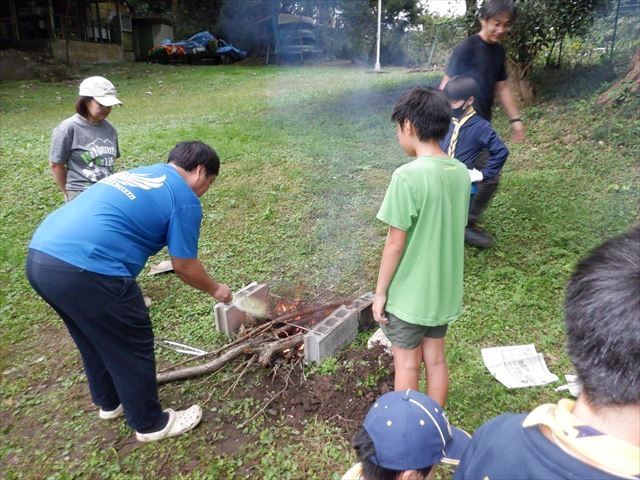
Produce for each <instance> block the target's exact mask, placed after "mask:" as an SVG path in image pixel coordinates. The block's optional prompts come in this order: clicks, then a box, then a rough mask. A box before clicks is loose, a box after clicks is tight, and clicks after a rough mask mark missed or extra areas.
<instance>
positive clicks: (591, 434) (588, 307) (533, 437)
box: [454, 227, 640, 480]
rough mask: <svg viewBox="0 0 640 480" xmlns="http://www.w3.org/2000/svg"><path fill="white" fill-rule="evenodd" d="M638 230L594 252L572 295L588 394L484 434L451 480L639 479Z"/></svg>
mask: <svg viewBox="0 0 640 480" xmlns="http://www.w3.org/2000/svg"><path fill="white" fill-rule="evenodd" d="M639 289H640V227H637V228H635V229H633V230H632V231H631V232H629V233H627V234H625V235H620V236H618V237H615V238H613V239H611V240H609V241H607V242H606V243H604V244H603V245H601V246H599V247H597V248H596V249H594V250H593V251H592V252H591V253H590V254H589V255H588V256H587V257H586V258H585V259H584V260H582V261H581V262H580V263H579V264H578V266H577V268H576V270H575V272H574V273H573V275H572V277H571V280H570V281H569V285H568V286H567V290H566V297H565V324H566V332H567V351H568V353H569V357H570V358H571V362H572V363H573V365H574V367H575V369H576V372H577V374H578V378H579V380H580V382H581V384H582V391H581V393H580V395H579V396H578V399H577V401H575V402H574V401H572V400H569V399H562V400H560V401H559V402H558V403H557V404H547V405H542V406H540V407H538V408H536V409H535V410H533V411H532V412H531V413H529V414H528V415H526V414H521V415H515V414H505V415H501V416H499V417H497V418H494V419H492V420H490V421H489V422H487V423H486V424H484V425H483V426H481V427H480V428H479V429H478V430H477V431H476V432H475V433H474V435H473V438H472V439H471V444H470V445H469V448H468V449H467V451H466V452H465V454H464V456H463V458H462V460H461V462H460V466H459V467H458V469H457V470H456V473H455V476H454V479H455V480H476V479H478V480H482V479H487V480H500V479H509V480H518V479H523V480H524V479H544V480H547V479H576V480H578V479H589V480H614V479H621V478H626V479H632V480H633V479H635V480H637V479H638V478H640V291H639Z"/></svg>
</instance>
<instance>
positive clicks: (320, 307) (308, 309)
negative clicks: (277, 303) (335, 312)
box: [273, 303, 342, 322]
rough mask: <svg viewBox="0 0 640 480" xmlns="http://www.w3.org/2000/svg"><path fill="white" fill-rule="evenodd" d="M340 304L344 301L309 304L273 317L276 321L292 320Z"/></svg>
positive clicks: (336, 306)
mask: <svg viewBox="0 0 640 480" xmlns="http://www.w3.org/2000/svg"><path fill="white" fill-rule="evenodd" d="M340 305H342V303H325V304H322V305H313V306H309V307H305V308H303V309H301V310H298V311H296V312H292V313H288V314H286V315H281V316H279V317H275V318H274V319H273V321H274V322H284V321H288V320H292V319H294V318H296V317H298V316H300V317H303V316H306V315H309V314H311V313H316V312H319V311H320V310H323V309H325V308H326V309H329V308H338V307H339V306H340Z"/></svg>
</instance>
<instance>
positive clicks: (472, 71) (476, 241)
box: [440, 0, 524, 248]
mask: <svg viewBox="0 0 640 480" xmlns="http://www.w3.org/2000/svg"><path fill="white" fill-rule="evenodd" d="M514 16H515V6H514V3H513V0H485V2H484V3H483V4H482V7H480V25H481V28H480V32H478V33H477V34H476V35H471V36H470V37H468V38H466V39H465V40H464V41H463V42H462V43H460V44H459V45H458V46H457V47H456V48H455V49H454V50H453V53H452V54H451V57H450V58H449V63H448V64H447V69H446V72H445V76H444V78H443V79H442V82H440V88H441V89H444V87H445V85H446V84H447V83H448V82H449V80H450V79H451V78H452V77H455V76H465V77H471V78H473V79H474V80H475V81H476V83H477V84H478V89H477V91H476V95H475V96H474V97H475V99H474V103H473V108H474V109H475V110H476V112H477V113H478V115H480V116H481V117H483V118H485V119H486V120H488V121H489V122H490V121H491V109H492V108H493V100H494V98H495V97H496V96H497V97H498V100H500V103H502V106H503V107H504V109H505V111H506V112H507V115H508V116H509V122H510V123H511V129H512V138H513V140H514V141H521V140H523V139H524V125H523V123H522V120H521V119H520V114H519V112H518V107H517V106H516V102H515V101H514V99H513V93H512V92H511V87H510V86H509V82H508V81H507V71H506V69H505V65H504V62H505V58H506V55H505V51H504V47H503V46H502V45H501V44H500V40H502V38H503V37H504V36H505V35H506V34H507V32H508V31H509V29H510V28H511V22H512V21H513V19H514ZM488 160H489V152H488V151H486V150H485V151H482V152H480V153H479V154H478V156H477V157H476V160H475V163H474V165H473V167H474V168H476V169H478V170H482V169H483V168H484V167H485V166H486V164H487V161H488ZM499 183H500V175H499V174H498V175H495V176H494V177H492V178H487V179H483V180H482V181H481V182H478V183H477V192H476V193H475V194H474V196H473V200H472V202H471V204H470V206H469V222H468V224H467V228H466V229H465V234H464V239H465V242H466V243H467V244H470V245H474V246H476V247H482V248H486V247H489V246H490V245H491V244H492V243H493V238H491V236H490V235H489V234H487V233H486V232H485V231H484V230H482V229H481V228H480V227H479V226H478V223H479V222H480V218H481V217H482V214H483V213H484V211H485V209H486V208H487V206H488V205H489V202H490V201H491V199H492V198H493V196H494V195H495V193H496V191H497V190H498V186H499Z"/></svg>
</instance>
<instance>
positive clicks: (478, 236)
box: [441, 76, 509, 248]
mask: <svg viewBox="0 0 640 480" xmlns="http://www.w3.org/2000/svg"><path fill="white" fill-rule="evenodd" d="M477 92H478V85H477V84H476V82H475V80H474V79H473V78H471V77H463V76H457V77H453V78H452V79H451V80H449V82H448V83H447V85H446V86H445V88H444V93H445V94H446V95H447V97H449V100H451V106H452V114H453V119H452V122H451V126H450V127H449V131H448V132H447V135H446V136H445V138H444V139H443V140H442V142H441V147H442V149H443V150H444V151H445V152H447V154H448V155H449V156H450V157H453V158H456V159H458V160H460V161H461V162H462V163H464V164H465V165H466V166H467V168H468V169H469V175H470V176H471V181H472V182H474V184H475V185H474V187H475V188H474V190H476V191H475V193H474V195H473V198H472V200H471V204H470V205H469V223H468V225H467V228H466V229H465V236H464V238H465V242H466V243H468V244H470V245H475V246H477V247H483V248H486V247H489V246H490V245H491V244H492V243H493V239H492V238H491V237H490V236H489V235H488V234H486V233H485V232H483V231H482V230H480V229H479V228H478V227H477V223H478V222H479V220H480V217H481V216H482V213H483V212H484V210H485V209H486V208H487V205H488V204H489V201H490V200H491V198H492V197H493V195H494V194H495V192H496V190H497V189H498V184H499V183H500V171H501V170H502V167H503V166H504V163H505V162H506V161H507V157H508V156H509V150H508V149H507V146H506V145H505V144H504V142H503V141H502V139H501V138H500V137H499V136H498V134H497V133H496V132H495V130H494V129H493V127H492V126H491V124H490V123H489V122H488V121H487V120H485V119H484V118H482V117H481V116H480V115H478V114H477V113H476V111H475V109H474V107H473V102H474V100H475V98H476V96H477Z"/></svg>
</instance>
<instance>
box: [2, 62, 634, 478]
mask: <svg viewBox="0 0 640 480" xmlns="http://www.w3.org/2000/svg"><path fill="white" fill-rule="evenodd" d="M83 74H85V75H87V76H88V75H94V74H101V75H105V76H106V77H108V78H109V79H111V80H112V81H113V82H114V83H115V84H116V86H117V87H118V93H119V97H120V98H121V99H122V100H123V101H124V103H125V106H124V107H122V108H116V109H114V111H113V113H112V114H111V116H110V120H111V121H112V122H113V124H114V125H115V126H116V127H117V129H118V132H119V135H120V145H121V150H122V154H123V157H122V158H121V159H120V161H119V162H120V163H119V165H118V168H119V169H125V168H130V167H134V166H138V165H146V164H152V163H155V162H164V161H165V160H166V156H167V153H168V151H169V150H170V149H171V147H172V146H173V145H174V144H175V143H176V142H178V141H181V140H186V139H199V140H202V141H204V142H207V143H210V144H211V145H213V146H214V148H216V150H217V151H218V153H219V154H220V157H221V158H222V162H223V164H222V169H221V175H220V177H219V178H218V179H217V180H216V183H215V184H214V188H213V189H212V190H211V191H210V192H209V193H208V194H207V195H205V196H204V197H203V206H204V222H203V227H202V236H201V241H200V255H201V259H202V261H203V262H204V264H205V265H206V267H207V268H208V269H209V270H210V271H211V272H212V274H213V275H214V276H215V277H216V278H218V279H219V280H221V281H224V282H226V283H229V284H230V285H231V286H232V287H233V288H234V289H236V288H238V287H241V286H242V285H244V284H245V283H247V282H249V281H252V280H257V281H263V282H269V283H271V284H273V285H277V286H278V287H279V288H280V289H281V290H283V291H287V292H292V294H293V293H295V294H303V295H309V296H311V297H313V296H314V295H315V294H316V293H317V292H320V291H331V292H336V293H341V294H344V295H348V296H355V295H356V294H359V293H363V292H365V291H368V290H371V289H372V288H373V286H374V283H375V278H376V275H377V269H378V262H379V255H380V251H381V248H382V244H383V241H384V235H385V233H386V232H385V228H384V226H383V225H381V224H380V223H379V222H377V221H376V220H375V214H376V212H377V208H378V206H379V204H380V202H381V200H382V197H383V195H384V192H385V188H386V185H387V183H388V181H389V176H390V174H391V172H392V171H393V169H394V168H396V167H397V166H399V165H400V164H402V163H403V162H405V161H406V158H405V157H404V156H403V154H402V152H401V151H400V148H399V147H398V146H397V144H396V141H395V136H394V127H393V125H392V124H391V122H390V120H389V115H390V110H391V107H392V104H393V101H394V99H396V98H397V96H398V95H399V93H400V92H401V91H403V89H405V88H407V87H409V86H412V85H415V84H418V83H436V82H437V80H438V77H437V76H428V75H425V76H420V77H418V76H416V75H407V74H405V73H404V71H402V70H391V72H390V73H389V74H387V75H368V74H365V72H364V71H362V70H359V69H340V68H320V67H318V68H272V67H257V68H252V67H244V68H242V67H198V68H190V67H171V66H159V65H141V64H137V65H119V66H115V67H112V66H110V67H104V66H98V67H91V68H89V67H85V68H84V71H83ZM76 84H77V82H75V81H70V82H61V83H49V84H45V83H40V82H37V81H33V82H5V83H2V84H0V157H1V159H0V178H1V181H2V187H3V188H2V191H3V199H2V200H3V208H2V209H1V210H0V219H1V222H2V223H1V229H2V230H1V235H2V237H1V239H0V240H1V241H0V255H1V259H2V270H1V272H0V275H1V276H0V281H1V282H2V285H3V287H2V303H1V306H0V314H1V315H0V322H1V328H2V351H1V352H0V353H1V355H0V358H1V359H2V364H1V368H0V370H1V371H2V385H1V391H2V393H1V395H2V397H1V404H0V405H1V408H0V410H1V411H2V412H3V414H2V417H0V418H1V419H2V423H1V424H0V425H1V426H2V435H3V441H2V445H1V446H0V457H1V458H2V467H0V472H2V474H3V476H5V477H6V478H80V477H83V478H87V477H93V478H113V479H118V478H153V477H177V478H185V479H186V478H190V479H204V478H231V477H233V476H244V475H247V474H248V473H250V474H251V475H252V476H254V477H255V478H274V479H276V478H278V479H280V478H339V475H340V474H341V473H343V472H344V471H345V470H346V469H347V468H348V466H349V465H350V463H351V462H352V461H353V454H352V452H351V450H350V447H349V445H348V442H347V441H346V440H345V438H344V434H343V432H342V431H341V430H340V428H339V427H338V426H336V425H333V424H332V423H331V422H327V421H322V420H320V419H317V418H310V419H308V422H307V423H306V425H305V427H304V431H297V430H295V429H293V428H292V427H291V426H289V425H288V424H287V423H286V418H276V419H275V420H270V421H267V419H266V418H265V416H264V415H261V416H259V417H258V419H257V420H256V421H255V422H252V423H250V424H249V425H248V426H247V427H246V429H245V430H246V431H244V432H238V435H239V438H242V437H243V436H245V437H247V438H249V439H250V442H249V444H242V442H240V443H239V446H238V448H236V449H232V448H229V449H228V450H229V451H226V450H227V448H226V446H225V449H223V450H225V451H221V452H218V451H216V450H215V449H213V448H212V447H211V444H213V443H216V442H219V440H220V438H221V437H220V435H221V431H220V430H219V429H217V426H218V423H217V422H218V421H219V419H220V418H223V417H225V416H228V415H233V416H235V417H234V418H238V419H241V420H240V421H242V419H247V418H250V417H251V415H252V414H253V412H254V411H255V410H256V408H259V407H260V405H261V401H259V400H257V399H254V398H240V399H239V398H236V397H234V396H232V395H229V396H224V395H223V393H224V392H225V391H226V390H227V388H228V386H229V384H230V383H232V382H233V381H234V380H235V374H234V373H233V372H232V371H231V370H232V369H231V368H228V369H225V370H222V371H221V372H218V373H217V374H215V375H212V376H209V377H205V378H203V379H196V380H193V381H189V382H182V383H176V384H170V385H166V386H163V387H162V388H161V391H160V396H161V399H162V400H163V403H164V404H165V405H166V406H181V405H185V404H187V402H196V401H201V402H204V401H205V400H206V399H208V398H209V399H211V398H212V399H213V400H211V401H210V402H209V403H208V404H207V405H206V408H207V415H208V418H209V419H210V423H207V425H206V428H204V427H205V426H203V428H199V429H197V430H196V431H194V432H193V435H191V436H188V437H185V438H177V439H174V440H170V441H167V442H160V443H158V444H155V445H143V446H140V445H136V444H135V443H131V438H132V433H131V431H130V430H129V429H128V428H127V427H126V426H125V425H124V424H123V423H120V424H117V425H116V426H114V425H103V424H100V425H96V423H97V422H96V421H95V420H94V416H93V415H94V412H93V411H92V410H91V406H90V401H89V400H88V398H87V395H86V380H85V379H84V377H83V375H82V372H81V370H80V363H79V359H78V355H77V353H76V351H75V349H74V348H73V345H72V344H71V342H70V341H69V340H68V338H67V336H66V334H65V332H64V330H63V328H62V327H61V322H60V321H59V319H58V318H57V317H56V316H55V314H54V313H53V312H52V311H51V310H50V309H49V308H48V307H46V306H45V304H44V303H43V302H42V301H41V300H40V299H39V298H38V297H37V296H36V294H35V293H34V292H33V291H32V290H31V288H30V287H29V285H28V283H27V282H26V279H25V277H24V271H23V264H24V259H25V252H26V246H27V244H28V241H29V238H30V236H31V234H32V233H33V231H34V229H35V228H36V226H37V225H38V223H39V222H40V221H41V220H42V219H43V218H44V217H45V216H46V215H47V214H48V213H49V212H51V211H52V210H53V209H55V208H56V207H58V206H59V205H60V204H61V201H62V198H61V195H60V194H59V193H58V192H57V190H56V188H55V187H54V183H53V181H52V179H51V177H50V174H49V171H48V165H47V153H48V147H49V138H50V132H51V129H52V128H53V127H55V125H56V124H57V123H58V122H59V121H61V120H62V119H63V118H66V117H67V116H69V115H71V114H72V113H73V110H72V109H73V102H74V100H75V97H76ZM599 85H600V83H599ZM596 93H597V92H596V91H592V92H591V93H590V94H585V95H582V96H580V97H578V98H576V97H572V98H571V99H569V100H563V99H562V97H558V96H553V95H549V96H548V98H547V100H545V101H544V102H543V103H540V104H539V105H537V106H535V107H531V108H529V109H525V111H524V115H523V116H524V118H525V119H527V122H526V126H527V134H528V140H527V142H526V143H524V144H520V145H513V144H510V148H511V156H510V158H509V160H508V163H507V165H506V167H505V171H504V175H503V183H502V185H501V189H500V191H499V193H498V195H497V196H496V198H495V200H494V202H493V204H492V205H491V207H490V208H489V210H488V211H487V214H486V218H485V225H486V227H487V229H488V230H489V231H490V232H491V233H493V234H494V235H495V236H496V238H497V244H496V246H495V247H494V248H492V249H490V250H486V251H479V250H476V249H467V250H466V253H465V256H466V258H465V260H466V264H465V268H466V271H465V314H464V316H463V317H462V318H461V319H460V321H458V322H457V323H456V324H454V325H453V326H452V327H451V329H450V333H449V337H448V359H449V362H450V369H451V391H450V396H449V404H448V413H449V417H450V418H451V419H452V422H454V423H456V424H459V425H461V426H462V427H465V428H467V429H468V430H473V429H475V428H476V427H477V426H478V425H480V424H481V423H482V422H483V421H485V420H487V419H488V418H490V417H491V416H494V415H496V414H499V413H501V412H503V411H524V410H528V409H531V408H532V407H534V406H535V405H537V404H539V403H541V402H545V401H555V400H556V399H557V398H559V397H558V394H556V393H554V392H553V387H552V386H547V387H538V388H530V389H521V390H512V391H510V390H506V389H505V388H504V387H502V385H500V384H499V383H498V382H496V381H495V380H494V379H493V378H492V377H491V376H490V375H489V374H488V372H487V371H486V369H485V368H484V366H483V364H482V360H481V357H480V348H482V347H485V346H497V345H507V344H522V343H535V344H536V346H537V348H538V350H539V351H541V352H544V353H545V357H546V360H547V363H548V365H549V368H550V369H551V371H553V372H555V373H557V374H559V375H561V374H562V373H567V372H570V371H571V366H570V363H569V361H568V359H567V357H566V355H565V354H564V352H563V342H564V337H563V326H562V296H563V288H564V285H565V282H566V280H567V278H568V276H569V275H570V272H571V270H572V268H573V265H574V264H575V262H576V261H577V260H578V259H579V258H580V257H582V256H583V255H584V254H585V253H586V252H587V251H588V250H589V249H590V248H592V247H593V246H595V245H597V244H598V243H600V242H601V241H602V239H604V238H605V237H608V236H611V235H613V234H616V233H619V232H622V231H624V230H626V229H627V228H629V226H630V225H631V224H632V223H634V222H637V220H638V200H639V198H640V192H639V187H638V185H639V182H638V180H639V170H638V163H637V160H638V158H640V149H639V145H638V138H640V126H639V124H638V120H637V118H638V117H637V111H638V103H637V101H636V100H634V99H630V100H629V101H628V102H627V103H625V104H622V105H619V106H610V107H600V106H596V105H595V102H594V98H595V94H596ZM630 102H635V103H630ZM496 118H497V120H496V121H497V128H498V130H499V131H500V132H501V133H503V134H506V133H507V132H506V129H507V125H506V123H505V122H504V116H503V115H501V114H497V115H496ZM164 255H165V254H163V253H162V252H161V253H160V254H159V255H158V257H157V258H155V259H152V261H156V260H160V259H163V258H164ZM139 281H140V284H141V286H142V288H143V290H144V291H145V292H146V293H147V294H149V295H150V296H151V297H152V298H153V301H154V303H153V305H152V306H151V315H152V319H153V324H154V329H155V332H156V335H157V336H158V337H166V338H172V339H179V340H181V341H184V342H186V343H192V344H195V345H201V346H213V345H220V344H222V343H223V342H224V341H225V340H224V338H223V337H222V336H221V335H219V334H217V333H215V332H214V331H213V327H212V318H211V310H212V308H211V307H212V301H211V299H210V298H208V297H207V296H205V295H204V294H202V293H199V292H197V291H194V290H192V289H190V288H188V287H187V286H186V285H183V284H181V283H180V282H179V280H178V279H177V278H176V277H175V276H159V277H147V276H145V275H144V274H143V275H142V276H141V277H140V279H139ZM362 344H363V342H362V341H359V342H357V345H356V346H354V347H353V348H362ZM157 355H158V359H159V363H161V364H167V363H169V362H170V361H175V360H177V359H178V357H177V356H175V355H172V354H169V353H166V352H164V351H163V352H158V353H157ZM342 368H348V366H345V365H342V364H341V363H340V362H335V361H329V362H328V363H325V364H323V365H322V366H319V367H316V371H315V373H328V374H331V373H334V372H336V371H338V370H339V369H342ZM236 373H237V372H236ZM310 373H311V374H313V373H314V371H311V372H310ZM376 375H377V374H375V372H374V373H372V376H370V377H367V378H362V379H360V387H359V388H362V389H366V388H367V387H368V386H369V385H371V384H373V383H375V382H376V381H377V377H376ZM216 445H218V443H216ZM441 475H443V478H446V477H447V476H448V473H446V472H445V473H443V474H441Z"/></svg>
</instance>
